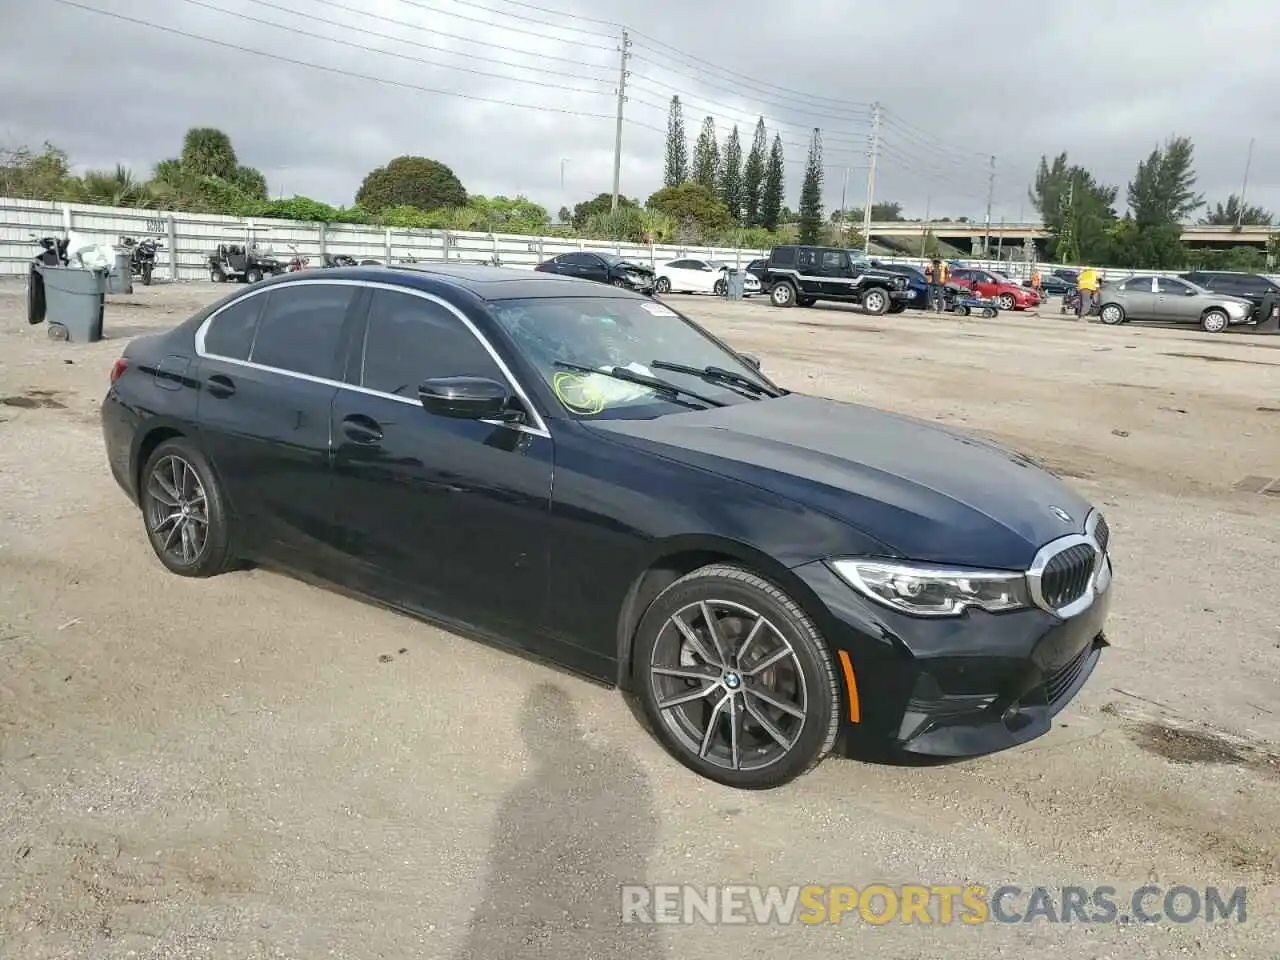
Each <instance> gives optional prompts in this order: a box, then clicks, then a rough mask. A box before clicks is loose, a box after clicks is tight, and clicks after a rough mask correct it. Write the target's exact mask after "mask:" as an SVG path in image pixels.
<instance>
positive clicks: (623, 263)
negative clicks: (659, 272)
mask: <svg viewBox="0 0 1280 960" xmlns="http://www.w3.org/2000/svg"><path fill="white" fill-rule="evenodd" d="M615 266H617V267H618V268H619V269H620V270H629V271H631V272H632V273H643V274H644V275H645V276H652V275H653V271H652V270H650V269H649V268H648V267H646V266H644V265H643V264H639V263H632V262H631V261H630V260H619V261H618V262H617V264H615Z"/></svg>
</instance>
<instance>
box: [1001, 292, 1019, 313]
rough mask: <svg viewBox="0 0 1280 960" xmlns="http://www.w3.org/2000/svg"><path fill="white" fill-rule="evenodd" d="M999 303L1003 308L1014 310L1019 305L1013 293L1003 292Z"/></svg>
mask: <svg viewBox="0 0 1280 960" xmlns="http://www.w3.org/2000/svg"><path fill="white" fill-rule="evenodd" d="M999 303H1000V309H1001V310H1012V309H1013V308H1014V307H1016V306H1017V303H1016V302H1015V301H1014V299H1013V294H1011V293H1004V294H1001V295H1000V301H999Z"/></svg>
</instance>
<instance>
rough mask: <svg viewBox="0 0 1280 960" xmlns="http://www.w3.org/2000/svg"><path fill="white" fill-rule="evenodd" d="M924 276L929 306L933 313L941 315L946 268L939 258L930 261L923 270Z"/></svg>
mask: <svg viewBox="0 0 1280 960" xmlns="http://www.w3.org/2000/svg"><path fill="white" fill-rule="evenodd" d="M924 276H925V279H926V280H928V281H929V306H930V307H932V308H933V312H934V313H941V312H942V304H943V292H942V290H943V287H944V286H945V285H946V282H947V266H946V264H944V263H943V262H942V258H941V257H934V258H933V260H932V261H930V263H929V266H927V267H926V268H925V271H924Z"/></svg>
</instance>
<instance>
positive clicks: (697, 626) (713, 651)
mask: <svg viewBox="0 0 1280 960" xmlns="http://www.w3.org/2000/svg"><path fill="white" fill-rule="evenodd" d="M649 683H650V684H651V685H652V690H653V694H654V702H655V703H656V704H657V709H658V713H659V716H660V717H661V719H662V722H663V723H664V724H665V725H666V727H667V728H668V730H670V732H671V733H672V735H673V736H674V737H675V738H676V740H678V741H679V742H680V743H681V744H682V745H683V746H684V748H685V749H687V750H688V751H690V752H691V753H692V754H694V755H695V756H697V757H699V758H701V759H702V760H704V761H706V762H708V763H711V764H714V765H715V766H718V767H722V768H724V769H727V770H761V769H763V768H765V767H768V766H772V765H773V764H775V763H777V762H778V761H780V760H782V759H783V758H784V757H786V756H787V755H788V753H790V751H791V749H792V748H793V747H794V746H795V745H796V743H797V742H798V741H799V739H800V734H801V731H802V730H803V729H804V725H805V721H806V718H807V716H808V710H809V693H808V689H807V686H806V684H805V679H804V671H803V670H802V668H801V665H800V661H799V659H798V658H797V656H796V653H795V650H794V649H793V648H792V646H791V643H790V642H789V641H788V640H787V638H786V637H785V636H784V635H783V633H782V632H781V631H780V630H779V629H778V627H777V626H776V625H775V624H774V623H773V622H772V621H771V620H770V619H769V618H768V617H766V616H765V615H763V614H761V613H759V612H757V611H756V610H753V609H751V608H750V607H748V606H745V605H744V604H741V603H735V602H732V601H728V600H700V601H697V602H694V603H690V604H688V605H686V606H684V607H682V608H681V609H680V610H678V611H677V612H676V613H674V614H673V615H672V616H671V617H669V618H668V619H667V621H666V622H665V623H664V624H663V626H662V628H661V630H660V632H659V634H658V638H657V642H656V643H655V644H654V647H653V654H652V657H651V659H650V663H649Z"/></svg>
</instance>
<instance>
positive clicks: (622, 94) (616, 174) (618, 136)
mask: <svg viewBox="0 0 1280 960" xmlns="http://www.w3.org/2000/svg"><path fill="white" fill-rule="evenodd" d="M630 58H631V36H630V35H629V34H628V33H627V30H626V28H625V27H623V29H622V43H621V44H620V45H619V46H618V126H617V129H616V131H615V132H614V135H613V204H612V206H610V207H609V209H610V210H611V211H613V212H616V211H617V209H618V189H619V187H621V186H622V106H623V104H625V103H626V102H627V61H628V60H629V59H630Z"/></svg>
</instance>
